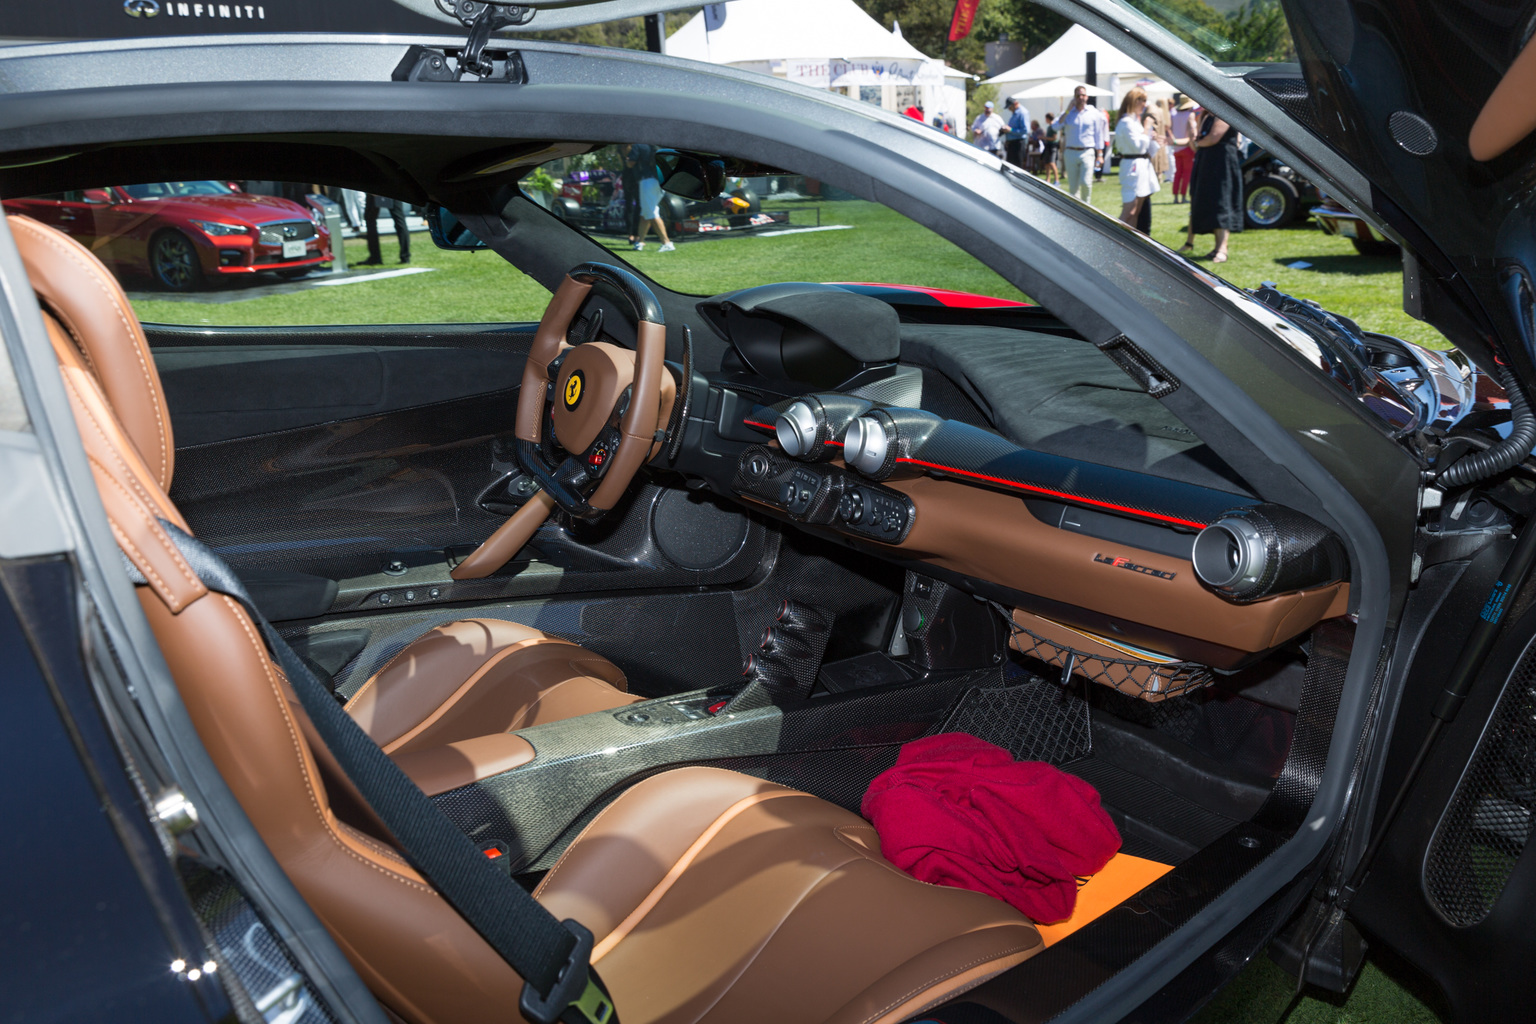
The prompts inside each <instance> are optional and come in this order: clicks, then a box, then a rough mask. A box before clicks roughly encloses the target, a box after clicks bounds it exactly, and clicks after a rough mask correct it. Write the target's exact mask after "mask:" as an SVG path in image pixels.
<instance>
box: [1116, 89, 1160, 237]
mask: <svg viewBox="0 0 1536 1024" xmlns="http://www.w3.org/2000/svg"><path fill="white" fill-rule="evenodd" d="M1146 112H1147V94H1146V91H1145V90H1144V89H1142V87H1141V86H1139V85H1137V86H1132V87H1131V90H1130V91H1129V92H1127V93H1126V94H1125V99H1123V100H1121V101H1120V119H1119V122H1118V123H1117V124H1116V125H1115V152H1117V153H1119V154H1120V219H1121V221H1123V222H1124V223H1126V224H1129V225H1130V226H1131V227H1133V228H1134V227H1136V222H1137V219H1138V218H1139V217H1140V216H1141V208H1142V205H1143V204H1145V203H1150V202H1151V197H1152V194H1153V193H1154V192H1156V191H1157V190H1158V189H1159V188H1160V187H1161V186H1160V185H1158V183H1157V174H1156V172H1154V171H1153V169H1152V155H1153V154H1154V153H1155V152H1157V139H1156V138H1154V137H1153V136H1152V133H1151V132H1149V131H1147V128H1146V125H1145V124H1144V123H1143V121H1142V118H1143V117H1144V116H1145V115H1146ZM1153 123H1154V124H1155V121H1154V122H1153Z"/></svg>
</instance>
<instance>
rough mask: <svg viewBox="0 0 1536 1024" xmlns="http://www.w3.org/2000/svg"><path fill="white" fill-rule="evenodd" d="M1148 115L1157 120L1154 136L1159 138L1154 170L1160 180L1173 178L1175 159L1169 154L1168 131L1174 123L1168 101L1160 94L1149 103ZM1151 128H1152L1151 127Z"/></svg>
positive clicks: (1153, 165) (1153, 158)
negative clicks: (1169, 111)
mask: <svg viewBox="0 0 1536 1024" xmlns="http://www.w3.org/2000/svg"><path fill="white" fill-rule="evenodd" d="M1147 117H1148V118H1151V119H1152V120H1154V121H1156V122H1157V125H1156V130H1154V131H1152V137H1153V138H1154V139H1156V140H1157V153H1156V155H1154V156H1153V157H1152V170H1153V171H1154V172H1155V173H1156V174H1157V180H1158V181H1171V180H1172V179H1173V160H1172V159H1170V158H1169V155H1168V131H1169V128H1170V126H1171V125H1172V121H1171V120H1170V118H1169V113H1168V101H1167V100H1165V99H1163V98H1162V97H1161V96H1159V97H1158V98H1157V99H1156V100H1155V101H1153V102H1150V103H1148V104H1147ZM1149 130H1150V129H1149Z"/></svg>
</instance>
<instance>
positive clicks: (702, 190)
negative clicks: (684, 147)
mask: <svg viewBox="0 0 1536 1024" xmlns="http://www.w3.org/2000/svg"><path fill="white" fill-rule="evenodd" d="M656 169H657V170H658V171H660V172H661V187H662V190H663V191H666V192H670V193H672V194H673V195H675V196H682V197H683V198H684V199H692V200H694V201H695V202H707V201H708V200H711V199H713V198H715V197H716V196H718V195H719V194H720V193H722V192H724V191H725V161H723V160H721V159H720V158H719V157H708V156H699V155H698V154H696V153H682V152H679V151H678V150H675V149H662V150H658V151H657V152H656Z"/></svg>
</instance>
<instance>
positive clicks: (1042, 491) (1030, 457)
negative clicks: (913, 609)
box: [743, 403, 1254, 530]
mask: <svg viewBox="0 0 1536 1024" xmlns="http://www.w3.org/2000/svg"><path fill="white" fill-rule="evenodd" d="M780 404H781V405H787V404H788V403H780ZM743 422H744V423H745V424H746V425H747V426H749V427H754V428H757V429H759V430H765V431H770V432H771V431H772V429H773V428H772V426H771V425H769V424H767V423H764V422H761V421H759V420H755V419H747V420H743ZM896 463H897V465H898V466H906V467H909V470H917V471H919V472H924V473H928V474H930V475H932V476H949V477H954V478H957V479H960V480H963V481H966V482H974V483H976V484H980V485H984V486H991V487H1001V488H1006V489H1008V490H1011V491H1018V492H1021V493H1025V494H1032V495H1039V496H1043V497H1048V498H1055V499H1057V500H1059V501H1066V502H1070V503H1072V504H1075V505H1081V506H1084V507H1086V508H1093V509H1099V510H1101V511H1106V512H1114V513H1116V514H1118V515H1126V516H1134V517H1136V518H1139V519H1146V520H1148V521H1151V522H1155V523H1161V524H1163V525H1168V526H1179V527H1184V528H1187V529H1194V530H1198V529H1201V528H1203V527H1205V526H1206V525H1207V524H1209V523H1212V522H1214V521H1215V520H1216V519H1217V518H1219V517H1220V515H1221V514H1222V513H1223V512H1225V511H1227V510H1229V509H1232V508H1236V507H1240V506H1243V505H1249V504H1253V503H1254V499H1252V498H1247V497H1244V496H1242V495H1237V494H1229V493H1227V492H1225V491H1218V490H1214V489H1212V488H1209V487H1201V486H1200V485H1198V484H1189V483H1183V482H1181V481H1178V480H1169V479H1165V478H1162V477H1157V476H1153V475H1151V474H1148V473H1137V472H1134V471H1132V470H1127V469H1117V468H1115V467H1113V466H1101V465H1098V464H1097V463H1093V462H1084V461H1082V460H1079V459H1069V458H1066V457H1064V456H1061V455H1051V454H1049V453H1047V452H1038V451H1033V450H1031V449H1028V448H1021V447H1019V446H1018V445H1016V444H1014V443H1013V442H1012V441H1009V440H1008V439H1007V438H1005V437H999V436H998V435H997V434H994V433H992V432H991V431H988V430H983V429H981V428H980V427H973V426H971V425H970V424H967V423H959V422H956V421H955V420H946V421H944V423H943V424H942V425H941V426H939V428H938V429H937V430H935V431H934V432H933V433H932V434H931V435H930V436H929V437H928V439H927V440H926V441H924V442H923V443H922V444H921V445H919V446H918V447H917V448H916V449H915V450H914V451H913V452H911V453H910V454H909V455H908V456H905V457H900V458H897V459H896Z"/></svg>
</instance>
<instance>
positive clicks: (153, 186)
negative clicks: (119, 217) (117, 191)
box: [123, 181, 234, 199]
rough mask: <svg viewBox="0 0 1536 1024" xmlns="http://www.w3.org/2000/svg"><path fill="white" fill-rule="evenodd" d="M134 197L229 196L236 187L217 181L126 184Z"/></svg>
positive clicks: (126, 188)
mask: <svg viewBox="0 0 1536 1024" xmlns="http://www.w3.org/2000/svg"><path fill="white" fill-rule="evenodd" d="M123 191H124V192H127V193H128V195H129V197H130V198H132V199H165V198H167V197H169V196H227V195H231V194H233V193H234V189H232V188H230V187H229V186H228V185H225V184H222V183H221V182H217V181H156V182H152V183H150V184H148V185H124V186H123Z"/></svg>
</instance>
